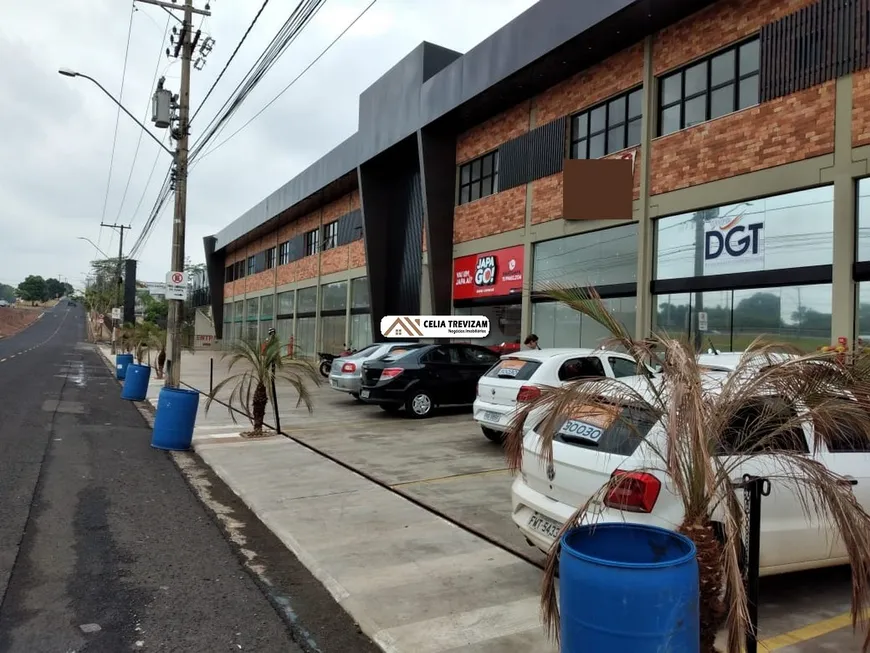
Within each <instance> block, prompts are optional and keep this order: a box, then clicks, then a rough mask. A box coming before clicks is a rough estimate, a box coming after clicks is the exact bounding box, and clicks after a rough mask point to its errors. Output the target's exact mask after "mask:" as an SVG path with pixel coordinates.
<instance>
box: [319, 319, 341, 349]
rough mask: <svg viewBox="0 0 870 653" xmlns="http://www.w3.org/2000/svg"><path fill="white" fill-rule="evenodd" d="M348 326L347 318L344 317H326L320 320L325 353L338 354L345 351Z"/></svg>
mask: <svg viewBox="0 0 870 653" xmlns="http://www.w3.org/2000/svg"><path fill="white" fill-rule="evenodd" d="M346 324H347V318H346V317H345V316H344V315H324V316H322V317H321V318H320V328H321V331H322V336H321V341H322V344H321V347H323V351H325V352H328V353H330V354H338V353H340V352H341V351H342V350H343V349H344V344H345V343H344V339H345V336H344V327H345V325H346Z"/></svg>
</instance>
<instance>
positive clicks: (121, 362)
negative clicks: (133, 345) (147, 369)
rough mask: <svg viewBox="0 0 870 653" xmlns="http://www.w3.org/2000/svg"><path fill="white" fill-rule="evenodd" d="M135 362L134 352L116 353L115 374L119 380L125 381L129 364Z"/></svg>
mask: <svg viewBox="0 0 870 653" xmlns="http://www.w3.org/2000/svg"><path fill="white" fill-rule="evenodd" d="M132 362H133V354H116V355H115V376H116V377H117V378H118V380H119V381H123V380H124V378H125V377H126V376H127V366H128V365H130V364H131V363H132Z"/></svg>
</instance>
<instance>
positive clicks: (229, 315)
mask: <svg viewBox="0 0 870 653" xmlns="http://www.w3.org/2000/svg"><path fill="white" fill-rule="evenodd" d="M232 321H233V303H232V302H227V303H226V304H224V322H232Z"/></svg>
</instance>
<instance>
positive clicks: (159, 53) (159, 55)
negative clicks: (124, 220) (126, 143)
mask: <svg viewBox="0 0 870 653" xmlns="http://www.w3.org/2000/svg"><path fill="white" fill-rule="evenodd" d="M171 16H172V14H170V16H167V18H166V27H164V28H163V38H162V39H161V41H160V47H159V49H158V51H157V63H156V64H155V66H154V77H153V78H152V80H151V88H152V89H153V88H154V84H155V83H156V82H157V73H159V72H160V60H161V59H162V58H163V43H164V41H165V40H166V35H167V34H168V33H169V21H170V17H171ZM150 106H151V98H148V100H147V101H146V103H145V115H144V117H143V118H142V122H143V123H144V122H145V121H146V120H147V119H148V108H149V107H150ZM144 135H145V132H143V131H142V130H141V129H140V130H139V139H138V140H137V141H136V151H135V152H133V163H132V164H130V174H129V175H127V183H126V184H125V185H124V194H123V195H122V196H121V204H120V205H119V206H118V218H117V219H116V220H115V222H116V223H120V222H121V212H122V211H123V210H124V202H125V201H126V200H127V192H128V191H129V190H130V181H131V180H132V179H133V171H134V170H135V169H136V160H137V159H138V158H139V148H140V147H141V145H142V137H143V136H144ZM159 154H160V152H159V151H158V156H159ZM153 173H154V172H153V169H152V174H153ZM148 181H149V182H150V181H151V177H150V176H149V177H148ZM146 188H147V183H146ZM137 210H138V207H137ZM135 218H136V213H135V212H134V213H133V215H132V216H131V217H130V224H132V223H133V220H134V219H135Z"/></svg>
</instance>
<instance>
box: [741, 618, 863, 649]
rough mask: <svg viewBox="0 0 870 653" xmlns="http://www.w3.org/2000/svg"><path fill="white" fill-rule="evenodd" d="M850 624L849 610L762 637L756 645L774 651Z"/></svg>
mask: <svg viewBox="0 0 870 653" xmlns="http://www.w3.org/2000/svg"><path fill="white" fill-rule="evenodd" d="M868 616H870V610H868V611H866V612H865V613H864V618H867V617H868ZM851 626H852V614H851V613H849V612H845V613H843V614H841V615H837V616H836V617H831V618H830V619H825V620H824V621H817V622H816V623H813V624H810V625H809V626H804V627H803V628H797V629H795V630H792V631H789V632H787V633H783V634H782V635H776V636H775V637H769V638H767V639H763V640H761V641H760V642H758V646H759V648H761V649H762V650H764V651H776V650H779V649H781V648H785V647H786V646H793V645H795V644H800V643H801V642H806V641H809V640H811V639H815V638H817V637H821V636H822V635H827V634H828V633H832V632H834V631H835V630H840V629H841V628H846V627H851Z"/></svg>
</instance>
